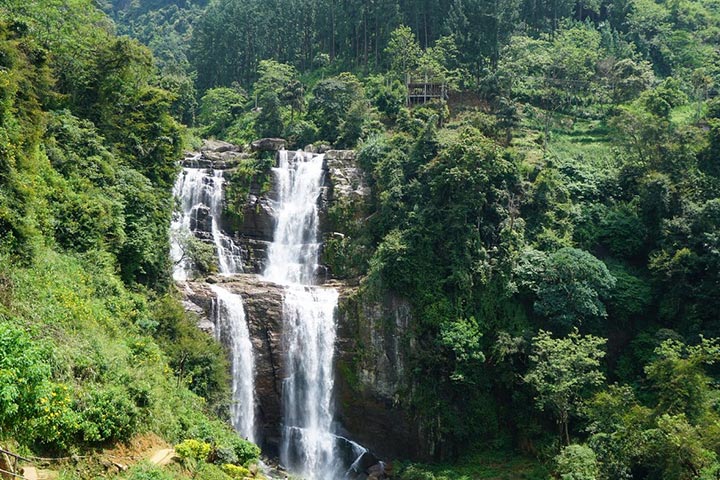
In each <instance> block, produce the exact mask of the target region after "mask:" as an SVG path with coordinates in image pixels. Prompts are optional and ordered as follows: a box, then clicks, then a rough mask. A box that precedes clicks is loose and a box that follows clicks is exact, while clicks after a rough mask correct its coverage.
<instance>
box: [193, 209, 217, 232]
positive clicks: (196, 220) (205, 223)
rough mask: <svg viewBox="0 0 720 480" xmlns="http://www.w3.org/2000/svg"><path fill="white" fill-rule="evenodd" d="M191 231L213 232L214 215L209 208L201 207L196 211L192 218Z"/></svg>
mask: <svg viewBox="0 0 720 480" xmlns="http://www.w3.org/2000/svg"><path fill="white" fill-rule="evenodd" d="M190 230H191V231H193V232H196V231H200V232H212V215H210V208H209V207H207V206H205V205H201V206H199V207H197V208H196V209H195V215H194V216H193V217H192V218H190Z"/></svg>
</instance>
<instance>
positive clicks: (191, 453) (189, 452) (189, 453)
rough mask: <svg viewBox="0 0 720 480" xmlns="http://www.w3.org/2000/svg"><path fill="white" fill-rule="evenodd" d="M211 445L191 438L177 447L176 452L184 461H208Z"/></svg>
mask: <svg viewBox="0 0 720 480" xmlns="http://www.w3.org/2000/svg"><path fill="white" fill-rule="evenodd" d="M210 450H211V447H210V444H209V443H206V442H203V441H201V440H195V439H194V438H190V439H188V440H185V441H183V442H182V443H179V444H177V445H176V446H175V451H176V452H177V454H178V455H179V456H180V458H182V459H183V460H194V461H206V460H207V459H208V456H209V455H210Z"/></svg>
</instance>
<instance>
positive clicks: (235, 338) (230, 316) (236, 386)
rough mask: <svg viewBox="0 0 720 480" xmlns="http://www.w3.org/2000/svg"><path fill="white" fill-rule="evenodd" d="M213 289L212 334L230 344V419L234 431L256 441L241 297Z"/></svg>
mask: <svg viewBox="0 0 720 480" xmlns="http://www.w3.org/2000/svg"><path fill="white" fill-rule="evenodd" d="M210 289H211V290H212V291H213V292H214V293H215V296H216V301H215V305H214V310H215V311H214V315H215V335H216V337H217V339H218V340H219V341H221V342H222V343H224V344H225V345H228V346H229V348H230V353H231V355H230V360H231V371H232V405H231V407H230V420H231V421H232V424H233V427H235V431H237V432H238V433H239V434H240V435H241V436H243V437H244V438H246V439H247V440H250V441H251V442H254V441H255V385H254V379H255V360H254V358H253V347H252V342H251V341H250V331H249V329H248V326H247V320H246V318H245V308H244V306H243V302H242V298H241V297H240V295H236V294H234V293H231V292H230V291H228V290H226V289H225V288H223V287H220V286H218V285H210Z"/></svg>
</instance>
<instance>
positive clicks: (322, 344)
mask: <svg viewBox="0 0 720 480" xmlns="http://www.w3.org/2000/svg"><path fill="white" fill-rule="evenodd" d="M273 173H274V175H275V179H276V183H277V192H278V193H277V200H276V202H275V205H274V208H275V212H276V213H275V221H276V226H275V234H274V237H273V243H272V244H271V246H270V248H269V249H268V263H267V266H266V269H265V272H264V276H265V278H267V279H268V280H271V281H273V282H276V283H280V284H283V285H285V298H284V302H283V323H284V335H285V344H286V346H287V364H286V365H287V372H286V375H287V378H286V379H285V381H284V383H283V406H284V428H283V438H282V444H281V450H280V460H281V462H282V463H283V464H284V465H285V466H286V467H288V468H290V469H291V470H292V471H294V472H296V473H298V474H300V475H302V476H303V477H305V478H309V479H312V480H335V479H337V478H339V477H340V476H341V475H339V473H338V472H339V471H340V470H339V469H340V466H339V464H338V463H339V460H338V452H337V447H336V444H337V437H336V436H335V435H334V434H333V414H334V412H333V403H332V401H333V382H334V379H333V356H334V352H335V309H336V307H337V300H338V293H337V291H336V290H335V289H331V288H320V287H314V286H312V284H314V283H315V276H316V275H315V272H316V269H317V262H318V252H319V247H320V243H319V241H318V223H319V222H318V206H317V204H318V198H319V196H320V188H321V185H322V178H323V156H322V155H311V154H306V153H304V152H301V151H299V152H297V153H295V154H294V155H293V156H292V157H290V155H289V154H288V152H287V151H284V150H281V151H280V152H278V167H277V168H275V169H274V170H273Z"/></svg>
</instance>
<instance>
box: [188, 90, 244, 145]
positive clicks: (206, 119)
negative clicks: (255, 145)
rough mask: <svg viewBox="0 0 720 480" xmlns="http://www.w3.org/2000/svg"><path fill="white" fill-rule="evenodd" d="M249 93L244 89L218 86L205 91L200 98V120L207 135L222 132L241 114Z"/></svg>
mask: <svg viewBox="0 0 720 480" xmlns="http://www.w3.org/2000/svg"><path fill="white" fill-rule="evenodd" d="M245 102H247V95H245V92H243V91H242V90H237V89H234V88H227V87H218V88H211V89H209V90H207V91H206V92H205V95H203V97H202V99H201V100H200V115H199V116H198V120H199V122H200V124H201V125H202V126H203V127H204V128H205V135H210V136H214V135H220V134H222V133H223V132H224V131H225V130H226V129H227V128H228V127H229V126H230V125H232V123H233V122H234V121H235V119H236V118H237V117H238V116H239V115H240V112H241V111H242V108H243V105H244V104H245Z"/></svg>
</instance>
